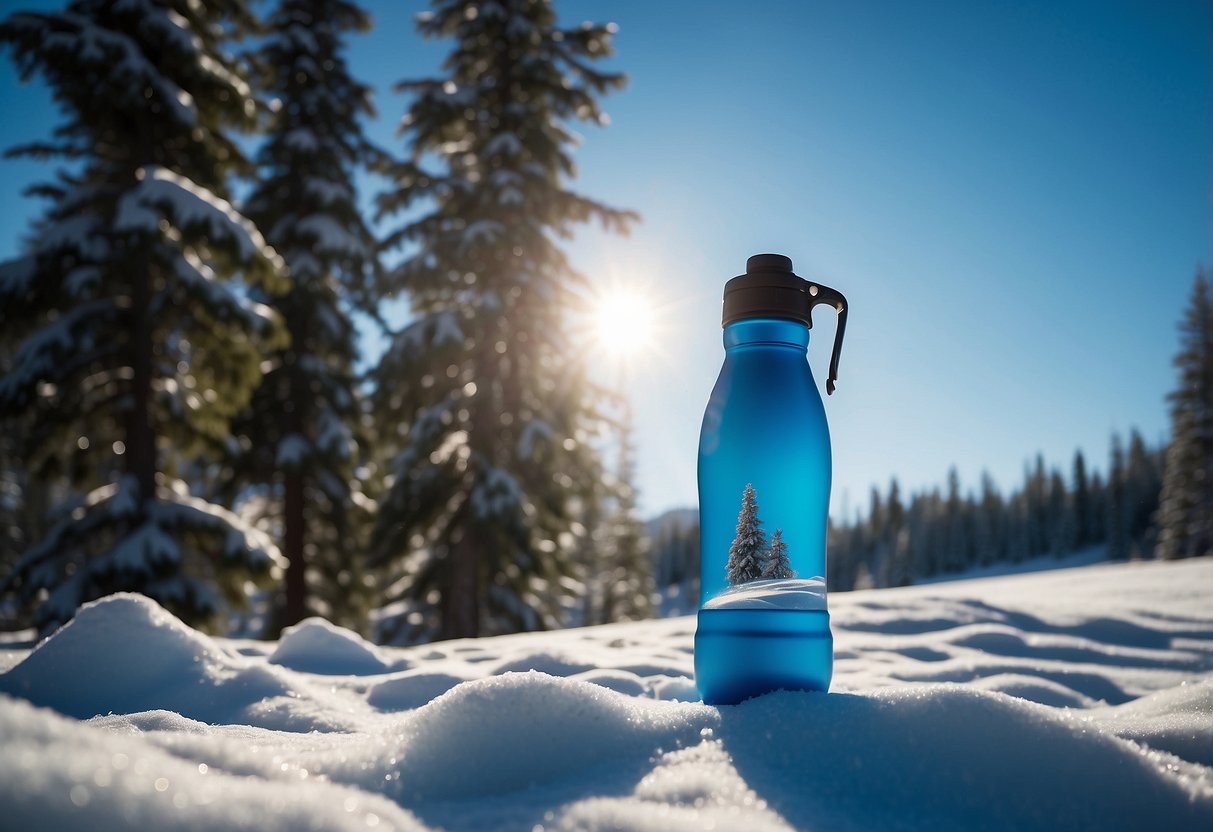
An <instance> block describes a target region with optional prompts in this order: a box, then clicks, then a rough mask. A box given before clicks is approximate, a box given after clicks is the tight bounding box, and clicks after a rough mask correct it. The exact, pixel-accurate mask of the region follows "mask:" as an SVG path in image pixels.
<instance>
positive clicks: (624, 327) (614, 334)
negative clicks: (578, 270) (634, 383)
mask: <svg viewBox="0 0 1213 832" xmlns="http://www.w3.org/2000/svg"><path fill="white" fill-rule="evenodd" d="M652 335H653V306H652V302H651V300H650V299H649V298H647V297H645V296H644V295H642V294H640V293H639V292H636V291H635V290H633V289H625V288H617V289H613V290H612V291H610V292H608V293H606V294H604V295H602V296H601V297H599V298H598V300H597V303H596V306H595V311H594V337H595V339H596V340H597V342H598V343H599V345H601V346H602V348H603V349H604V350H606V352H607V353H609V354H610V355H611V356H613V357H615V358H617V359H626V358H630V357H632V356H635V355H637V354H638V353H640V352H643V351H644V350H645V349H646V348H648V347H649V346H650V342H651V339H652Z"/></svg>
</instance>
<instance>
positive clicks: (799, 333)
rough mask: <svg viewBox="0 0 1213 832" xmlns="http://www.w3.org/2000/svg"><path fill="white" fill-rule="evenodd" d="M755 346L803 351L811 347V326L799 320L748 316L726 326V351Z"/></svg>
mask: <svg viewBox="0 0 1213 832" xmlns="http://www.w3.org/2000/svg"><path fill="white" fill-rule="evenodd" d="M754 346H764V347H783V348H786V349H794V350H797V351H799V352H802V353H803V352H805V350H807V349H808V347H809V328H808V327H807V326H805V325H804V324H802V323H800V322H799V321H788V320H781V319H779V318H748V319H746V320H744V321H734V322H733V323H731V324H729V325H727V326H726V327H725V328H724V348H725V350H726V351H729V350H733V349H736V348H741V347H754Z"/></svg>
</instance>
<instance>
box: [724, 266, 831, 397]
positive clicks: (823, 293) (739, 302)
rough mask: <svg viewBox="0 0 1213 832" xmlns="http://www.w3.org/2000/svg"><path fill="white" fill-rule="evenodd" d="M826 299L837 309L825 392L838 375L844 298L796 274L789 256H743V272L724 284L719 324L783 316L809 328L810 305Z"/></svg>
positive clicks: (829, 390)
mask: <svg viewBox="0 0 1213 832" xmlns="http://www.w3.org/2000/svg"><path fill="white" fill-rule="evenodd" d="M819 303H826V304H829V305H830V306H832V307H834V310H835V311H836V312H837V313H838V329H837V330H836V332H835V333H834V350H833V352H832V354H831V356H830V376H829V379H828V380H827V381H826V392H827V393H833V392H834V384H835V382H836V381H837V379H838V356H839V353H840V352H842V335H843V332H844V331H845V329H846V325H847V299H846V298H845V297H843V296H842V293H841V292H839V291H838V290H836V289H831V288H830V287H828V286H822V285H821V284H820V283H814V282H813V281H810V280H805V279H804V278H802V277H799V276H797V275H796V274H795V273H794V272H793V271H792V259H791V258H790V257H785V256H784V255H782V254H755V255H754V256H753V257H751V258H750V259H748V260H746V264H745V274H742V275H738V276H737V277H734V278H733V279H732V280H730V281H729V282H728V283H726V284H725V285H724V316H723V319H722V325H723V326H728V325H729V324H731V323H734V322H735V321H744V320H748V319H750V318H782V319H785V320H791V321H799V322H800V323H803V324H804V325H805V326H807V327H809V328H810V329H812V327H813V307H814V306H817V305H818V304H819Z"/></svg>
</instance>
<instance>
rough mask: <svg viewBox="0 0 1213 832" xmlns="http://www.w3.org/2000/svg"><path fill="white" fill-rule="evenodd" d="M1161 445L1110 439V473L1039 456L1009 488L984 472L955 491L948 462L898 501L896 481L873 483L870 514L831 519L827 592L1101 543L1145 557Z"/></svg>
mask: <svg viewBox="0 0 1213 832" xmlns="http://www.w3.org/2000/svg"><path fill="white" fill-rule="evenodd" d="M1163 454H1164V449H1160V448H1151V447H1149V446H1148V445H1147V444H1146V442H1145V441H1144V440H1143V439H1142V437H1141V434H1139V433H1138V432H1137V431H1133V432H1132V433H1131V434H1130V436H1129V442H1128V448H1127V450H1126V448H1125V445H1124V443H1123V442H1122V440H1121V437H1120V436H1119V435H1113V437H1112V442H1111V452H1110V459H1109V462H1108V469H1107V470H1108V475H1107V478H1106V479H1104V478H1103V477H1102V476H1101V475H1100V474H1099V473H1098V472H1094V473H1092V472H1091V471H1090V469H1089V467H1088V465H1087V461H1086V459H1085V457H1084V456H1083V453H1082V451H1078V452H1077V453H1075V455H1074V459H1073V462H1072V463H1071V465H1070V470H1069V471H1068V475H1067V473H1063V472H1062V470H1060V469H1059V468H1057V467H1048V468H1047V467H1046V465H1045V461H1044V458H1043V457H1042V456H1041V455H1039V454H1038V455H1037V456H1036V460H1035V462H1034V463H1033V464H1031V465H1029V466H1027V467H1026V468H1025V471H1024V480H1023V483H1022V485H1020V486H1019V488H1017V489H1016V490H1014V491H1012V492H1011V493H1009V494H1005V495H1004V494H1003V493H1002V492H1000V491H999V489H998V487H997V485H995V483H994V479H993V478H992V477H991V476H990V475H989V474H988V473H986V474H983V475H982V478H981V484H980V486H979V488H978V490H977V492H976V493H974V492H972V491H967V492H964V491H962V488H961V484H960V477H959V475H958V474H957V472H956V469H955V468H952V469H951V470H950V471H949V472H948V482H947V485H946V487H945V489H944V490H943V491H942V492H941V491H940V489H938V488H934V489H931V490H930V491H925V492H922V493H918V494H914V495H913V496H912V497H910V498H909V500H908V502H907V501H905V500H904V499H903V498H902V496H901V492H900V489H899V487H898V484H897V481H896V480H893V482H892V483H891V484H890V486H889V491H888V494H887V495H884V496H882V495H881V493H880V492H879V491H878V490H877V489H875V488H873V489H872V493H871V502H870V505H869V508H868V512H867V516H866V517H863V518H859V519H854V520H851V521H849V522H845V521H844V522H843V523H841V524H834V523H831V525H830V539H829V558H828V567H827V568H828V571H829V574H828V575H827V578H828V582H829V586H830V588H831V589H833V590H846V589H860V588H864V587H886V586H903V585H905V584H909V583H911V582H913V581H914V580H915V579H918V578H929V577H932V576H935V575H940V574H946V573H949V572H961V571H964V570H966V569H970V568H973V567H976V566H988V565H990V564H993V563H999V562H1010V563H1017V562H1019V561H1023V560H1027V559H1029V558H1034V557H1040V556H1043V555H1053V556H1055V557H1062V556H1064V555H1067V554H1070V553H1072V552H1077V551H1079V550H1081V549H1085V548H1087V547H1090V546H1104V547H1106V549H1107V557H1108V558H1109V559H1123V558H1129V557H1151V556H1152V554H1153V551H1154V543H1155V539H1156V537H1157V529H1156V528H1155V525H1154V520H1153V518H1154V514H1155V512H1156V511H1157V509H1158V495H1159V491H1160V489H1161V487H1162V470H1163Z"/></svg>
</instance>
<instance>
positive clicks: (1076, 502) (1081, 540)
mask: <svg viewBox="0 0 1213 832" xmlns="http://www.w3.org/2000/svg"><path fill="white" fill-rule="evenodd" d="M1073 477H1074V499H1073V501H1072V502H1073V508H1074V513H1073V517H1074V548H1076V549H1081V548H1083V547H1084V546H1086V545H1087V544H1088V543H1090V538H1091V533H1090V529H1091V492H1090V486H1089V485H1088V483H1087V460H1086V459H1085V458H1084V457H1083V455H1082V449H1081V448H1079V449H1078V450H1077V451H1075V452H1074V474H1073Z"/></svg>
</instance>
